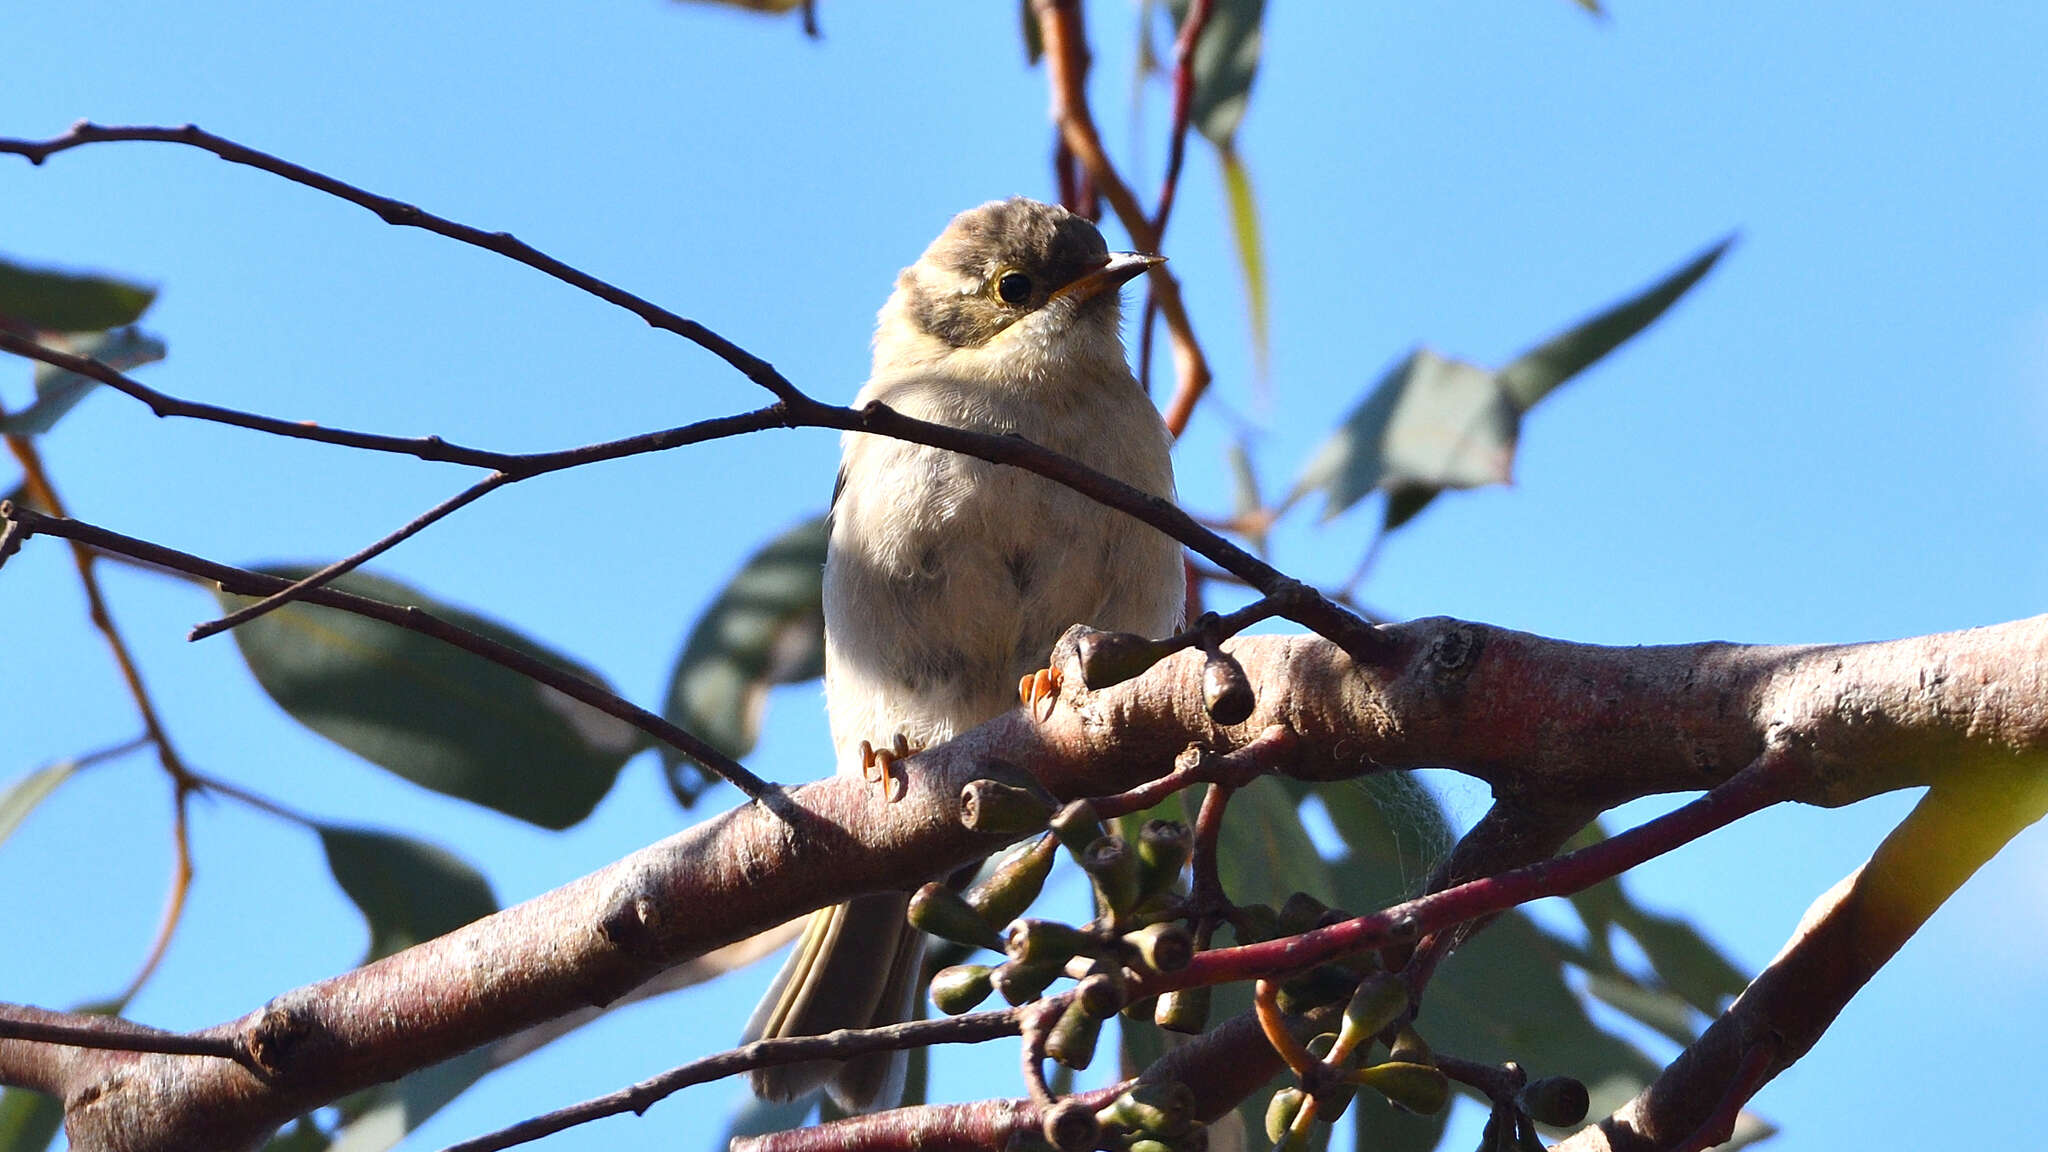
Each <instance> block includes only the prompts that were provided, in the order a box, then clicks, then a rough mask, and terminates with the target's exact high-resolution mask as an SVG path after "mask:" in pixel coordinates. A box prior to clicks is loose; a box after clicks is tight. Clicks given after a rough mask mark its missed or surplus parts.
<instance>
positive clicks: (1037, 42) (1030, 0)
mask: <svg viewBox="0 0 2048 1152" xmlns="http://www.w3.org/2000/svg"><path fill="white" fill-rule="evenodd" d="M1017 15H1018V16H1019V17H1020V19H1019V23H1021V24H1022V25H1023V27H1024V63H1026V64H1037V63H1038V62H1039V61H1040V60H1042V59H1044V58H1045V36H1044V34H1043V33H1041V32H1040V31H1039V29H1038V13H1037V11H1036V10H1035V3H1034V0H1020V2H1019V3H1018V5H1017Z"/></svg>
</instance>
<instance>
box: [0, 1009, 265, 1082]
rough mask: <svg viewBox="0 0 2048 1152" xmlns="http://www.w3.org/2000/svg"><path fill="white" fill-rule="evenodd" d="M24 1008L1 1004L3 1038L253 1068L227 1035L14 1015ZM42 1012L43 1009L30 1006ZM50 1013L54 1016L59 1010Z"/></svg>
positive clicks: (108, 1019) (113, 1020)
mask: <svg viewBox="0 0 2048 1152" xmlns="http://www.w3.org/2000/svg"><path fill="white" fill-rule="evenodd" d="M23 1010H24V1009H22V1008H20V1007H17V1006H15V1005H4V1004H0V1039H7V1040H28V1041H32V1042H34V1043H38V1044H63V1045H66V1046H67V1047H71V1048H101V1049H106V1050H109V1051H114V1052H161V1053H164V1054H166V1055H169V1056H217V1057H219V1058H221V1059H223V1060H233V1061H234V1062H235V1063H237V1064H241V1065H244V1066H249V1067H253V1065H251V1063H250V1060H249V1055H248V1053H246V1052H244V1051H243V1050H242V1047H241V1045H239V1044H237V1043H235V1041H234V1040H232V1039H230V1038H228V1037H225V1036H195V1035H191V1034H188V1033H183V1032H163V1031H159V1030H158V1029H155V1028H145V1027H143V1026H142V1025H140V1024H134V1023H131V1022H129V1021H127V1020H123V1019H121V1018H119V1017H117V1016H81V1015H72V1016H69V1017H67V1018H64V1019H42V1020H23V1019H19V1018H16V1017H15V1016H13V1015H12V1013H13V1012H19V1011H23ZM26 1010H27V1011H32V1012H37V1013H39V1014H42V1013H41V1010H40V1009H26ZM47 1015H51V1016H54V1015H56V1014H55V1013H50V1014H47Z"/></svg>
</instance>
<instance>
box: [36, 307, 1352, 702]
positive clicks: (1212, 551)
mask: <svg viewBox="0 0 2048 1152" xmlns="http://www.w3.org/2000/svg"><path fill="white" fill-rule="evenodd" d="M0 350H5V351H10V352H15V353H17V354H19V355H22V356H27V357H29V358H31V359H35V360H40V361H43V362H44V363H48V364H54V365H57V366H58V367H63V368H68V369H70V370H72V371H77V372H80V373H82V374H84V375H87V376H90V377H92V378H93V379H96V380H100V381H103V382H105V383H107V384H109V385H112V386H113V387H115V388H117V389H119V390H120V391H121V392H123V393H125V394H127V395H129V396H131V397H134V398H135V399H138V400H141V401H143V402H144V403H146V404H149V405H150V407H151V409H152V410H158V406H159V404H161V405H164V406H165V408H166V409H167V410H166V411H161V412H160V414H164V415H179V416H188V417H192V418H194V419H201V420H211V421H216V422H219V423H225V424H231V425H234V426H237V427H243V428H251V429H255V430H258V431H264V432H270V433H273V434H276V435H280V436H287V437H292V438H295V439H309V440H319V441H322V442H325V443H333V444H342V445H345V446H348V447H355V448H364V449H368V450H371V451H378V452H392V453H398V454H401V455H408V456H419V457H421V458H423V459H434V460H447V461H451V462H454V463H462V464H473V465H478V466H484V467H490V468H494V469H496V470H497V471H500V472H505V473H508V474H509V475H510V476H511V478H512V479H511V480H509V481H507V483H511V482H516V481H518V480H522V479H526V478H528V477H531V476H538V475H542V474H544V473H548V472H554V471H559V470H561V469H565V468H573V467H579V466H581V465H585V464H594V463H598V462H601V461H605V460H616V459H620V458H622V457H626V456H634V455H640V454H643V453H648V452H661V451H667V450H668V449H671V448H678V447H682V446H684V445H688V444H698V443H702V442H704V441H707V440H717V439H723V438H725V437H729V436H738V435H742V434H744V433H748V432H758V431H762V430H765V429H769V428H806V427H807V428H831V429H837V430H839V431H848V432H871V433H874V434H876V435H880V436H888V437H891V438H893V439H897V440H907V441H910V442H912V443H917V444H924V445H927V446H930V447H934V448H943V449H946V450H947V451H950V452H958V453H962V454H964V455H968V456H974V457H977V458H979V459H982V460H987V461H990V462H992V463H997V464H1009V465H1012V466H1014V467H1018V468H1023V469H1025V470H1026V471H1030V472H1035V473H1037V474H1038V475H1040V476H1044V477H1046V478H1047V479H1050V480H1053V481H1056V482H1058V483H1060V484H1063V485H1065V486H1067V487H1068V488H1071V489H1073V490H1074V491H1076V492H1079V493H1081V494H1082V495H1083V496H1086V497H1088V498H1089V499H1091V500H1094V501H1096V502H1097V503H1099V504H1104V505H1107V506H1108V507H1111V508H1115V509H1118V510H1119V511H1122V512H1126V513H1128V514H1130V515H1132V516H1135V517H1137V518H1138V519H1139V520H1142V521H1144V522H1145V523H1147V524H1150V525H1152V526H1153V527H1155V528H1157V529H1159V530H1160V531H1162V532H1164V533H1166V534H1167V535H1169V536H1171V537H1173V538H1174V539H1175V540H1178V541H1180V542H1181V543H1182V544H1185V545H1187V546H1188V547H1189V548H1191V549H1193V550H1194V551H1195V552H1197V553H1198V554H1200V555H1202V556H1203V557H1205V558H1207V559H1209V560H1210V561H1212V562H1214V563H1216V564H1218V565H1220V566H1222V567H1223V568H1224V569H1226V570H1228V571H1230V572H1232V573H1234V574H1236V575H1237V576H1238V577H1239V578H1241V579H1243V580H1244V581H1245V582H1246V583H1248V584H1250V585H1251V586H1252V587H1254V588H1256V589H1258V590H1259V591H1260V592H1263V593H1265V594H1266V595H1268V596H1275V597H1284V601H1283V602H1284V604H1285V605H1286V607H1285V608H1284V609H1283V611H1282V612H1281V614H1282V615H1284V616H1286V617H1287V618H1288V619H1290V620H1293V621H1295V622H1296V623H1298V624H1300V625H1302V626H1303V627H1305V628H1308V629H1310V630H1312V631H1314V632H1316V633H1317V634H1319V635H1321V636H1323V637H1324V638H1326V639H1328V640H1330V641H1331V642H1332V643H1334V644H1336V645H1338V646H1339V647H1341V648H1343V649H1344V650H1345V651H1346V652H1347V653H1349V654H1350V655H1351V656H1352V657H1353V658H1354V659H1357V660H1359V661H1361V662H1370V661H1371V660H1372V659H1373V657H1374V655H1375V654H1377V653H1380V652H1382V651H1384V649H1385V645H1384V643H1383V642H1382V641H1381V640H1380V638H1379V636H1378V634H1377V632H1376V631H1375V630H1374V629H1373V627H1372V626H1371V625H1369V624H1366V623H1365V622H1364V621H1362V620H1359V619H1358V618H1356V617H1354V616H1352V615H1351V614H1350V613H1349V612H1347V611H1345V610H1344V609H1343V608H1341V607H1339V606H1338V605H1337V604H1335V603H1334V602H1332V601H1330V600H1328V599H1326V598H1324V597H1321V596H1320V595H1317V594H1315V593H1314V592H1312V591H1310V590H1308V589H1306V588H1305V587H1304V586H1302V585H1301V584H1299V583H1298V582H1296V581H1294V580H1293V579H1291V578H1289V577H1288V576H1286V575H1285V574H1283V573H1282V572H1280V570H1279V569H1277V568H1274V567H1273V566H1272V565H1270V564H1267V563H1266V562H1265V561H1263V560H1260V559H1259V558H1257V557H1256V556H1253V555H1252V554H1251V553H1249V552H1246V551H1245V550H1244V549H1242V548H1240V547H1238V546H1237V545H1235V544H1232V543H1231V542H1230V541H1228V540H1226V539H1224V538H1223V537H1222V536H1221V535H1219V534H1217V533H1216V532H1213V531H1211V530H1209V529H1207V528H1204V527H1203V526H1202V525H1201V524H1200V523H1198V522H1197V521H1195V519H1194V518H1193V517H1191V516H1189V515H1188V514H1187V513H1186V512H1184V511H1182V510H1181V509H1180V507H1179V506H1178V505H1176V504H1174V503H1173V502H1172V501H1170V500H1166V499H1163V498H1161V497H1158V496H1154V495H1152V494H1151V493H1148V492H1142V491H1140V490H1138V489H1136V488H1133V487H1131V486H1130V485H1128V484H1125V483H1123V482H1121V481H1119V480H1115V479H1112V478H1111V477H1109V476H1106V475H1104V474H1103V473H1101V472H1097V471H1096V470H1094V469H1093V468H1090V467H1088V466H1087V465H1085V464H1082V463H1080V462H1079V461H1076V460H1073V459H1071V458H1069V457H1066V456H1062V455H1060V454H1059V453H1057V452H1054V451H1052V450H1051V449H1049V448H1044V447H1041V446H1039V445H1037V444H1033V443H1032V442H1030V441H1029V440H1025V439H1023V438H1021V437H1017V436H996V435H992V434H988V433H983V432H971V431H967V430H965V429H960V428H952V427H949V426H947V425H944V424H935V423H932V422H931V421H929V420H919V419H917V418H916V417H913V416H905V415H904V414H902V413H900V412H897V411H895V410H894V409H892V408H890V407H888V406H887V405H884V404H869V405H867V406H866V407H864V408H860V409H853V408H847V407H844V406H841V405H836V404H825V403H821V402H819V401H817V400H813V399H812V398H811V397H809V396H808V395H806V394H804V393H803V392H801V391H798V390H796V389H795V388H794V386H791V395H790V397H789V398H788V399H787V400H784V401H781V402H779V403H776V404H771V405H769V406H767V407H765V408H756V409H753V410H752V411H749V412H743V413H739V414H736V415H732V416H716V417H712V418H710V419H707V420H700V421H697V422H696V423H694V424H685V425H680V426H678V427H674V428H667V429H663V430H661V431H659V432H648V433H643V434H641V435H637V436H628V437H625V438H623V439H619V440H611V441H605V442H603V443H598V444H589V445H585V446H583V447H580V448H571V449H565V450H558V451H552V452H536V453H531V454H525V455H517V454H511V453H503V452H485V451H482V450H480V449H474V448H458V447H457V446H455V445H451V444H448V443H447V442H446V441H444V440H441V439H440V438H439V437H426V438H422V439H409V438H403V437H396V436H382V435H377V434H374V433H365V432H349V431H344V430H339V429H329V428H320V427H317V426H313V425H303V424H297V423H294V422H292V421H288V420H276V419H273V418H271V417H264V416H255V415H252V414H250V413H246V412H237V411H235V410H233V409H226V408H217V407H215V406H212V405H195V404H190V403H187V402H184V401H178V400H175V399H173V398H172V397H169V396H165V395H164V394H163V393H161V392H157V391H156V390H155V389H152V388H149V387H148V386H147V385H144V384H142V383H141V382H139V381H136V380H133V379H131V378H129V377H128V376H127V375H125V374H124V373H122V372H119V371H117V370H115V369H114V368H112V367H110V366H108V365H106V364H103V363H101V362H100V361H98V360H94V359H91V358H90V357H81V356H74V355H71V354H70V353H66V352H62V351H59V350H57V349H54V348H49V347H46V346H44V345H42V344H38V343H36V342H34V341H32V340H25V339H22V338H20V337H15V336H12V335H10V334H8V333H5V332H0ZM428 515H429V516H432V515H433V514H432V513H429V514H428ZM402 538H403V536H402V535H399V534H394V536H393V537H391V538H387V539H390V540H391V542H392V543H396V541H397V540H398V539H402ZM378 550H379V549H377V548H376V547H375V546H372V547H371V548H369V549H365V550H364V552H363V554H362V555H363V556H364V557H365V558H367V557H368V556H373V555H375V554H376V553H377V551H378Z"/></svg>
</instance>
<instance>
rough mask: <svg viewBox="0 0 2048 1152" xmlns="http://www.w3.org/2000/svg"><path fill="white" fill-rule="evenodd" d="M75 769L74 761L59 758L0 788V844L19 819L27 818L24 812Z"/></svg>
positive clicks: (62, 781) (68, 777)
mask: <svg viewBox="0 0 2048 1152" xmlns="http://www.w3.org/2000/svg"><path fill="white" fill-rule="evenodd" d="M76 771H78V761H76V760H60V761H58V762H57V763H55V764H50V765H46V766H44V767H41V768H38V769H36V770H35V771H33V772H30V773H29V774H28V775H26V776H23V777H22V778H21V779H19V780H16V781H15V782H14V783H12V784H10V785H8V786H7V791H5V792H0V844H4V843H6V842H7V838H8V837H9V836H12V835H14V831H15V829H17V828H19V827H21V822H22V821H23V820H26V819H28V814H29V813H30V812H33V811H35V808H36V805H38V804H41V803H42V802H43V801H44V800H47V799H49V796H50V793H52V792H55V791H56V790H57V788H58V786H60V785H62V784H63V783H64V782H65V781H66V780H69V779H70V778H71V774H72V773H73V772H76Z"/></svg>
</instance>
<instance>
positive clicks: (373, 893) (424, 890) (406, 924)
mask: <svg viewBox="0 0 2048 1152" xmlns="http://www.w3.org/2000/svg"><path fill="white" fill-rule="evenodd" d="M318 830H319V833H320V845H321V847H322V848H324V849H325V850H326V852H327V867H328V870H329V871H331V872H332V873H334V880H335V883H337V884H339V885H341V890H342V891H343V892H345V893H347V895H348V898H349V899H350V900H351V901H353V902H354V903H355V906H356V908H357V910H359V911H360V912H362V914H363V920H364V921H365V922H366V923H367V924H368V925H369V930H370V947H369V954H368V955H366V956H365V957H364V958H363V962H364V963H366V964H367V963H369V962H370V961H372V960H376V959H379V958H381V957H384V956H389V955H391V954H392V953H394V952H399V951H403V950H404V949H407V948H410V947H412V946H413V945H415V944H419V943H421V942H423V941H427V940H432V939H433V938H434V937H436V936H444V935H446V934H448V933H449V932H453V931H454V930H455V929H457V928H460V927H462V926H463V925H464V924H467V923H469V922H471V921H472V920H479V919H482V918H483V917H485V916H489V915H490V914H491V913H493V912H496V911H497V910H498V900H497V897H496V896H494V895H492V893H491V883H490V881H489V880H486V879H485V878H484V876H483V874H482V873H480V872H478V871H477V870H476V869H475V868H473V867H471V866H470V865H469V864H468V863H466V862H464V861H463V860H462V859H461V858H459V857H457V856H455V855H454V854H453V853H451V852H449V851H447V850H446V849H444V848H440V847H437V846H436V845H433V844H428V843H425V842H423V841H419V840H414V839H411V838H410V837H406V836H398V835H394V834H392V833H389V832H376V831H372V830H369V829H363V828H344V827H340V826H338V825H332V824H322V825H320V826H319V829H318Z"/></svg>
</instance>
